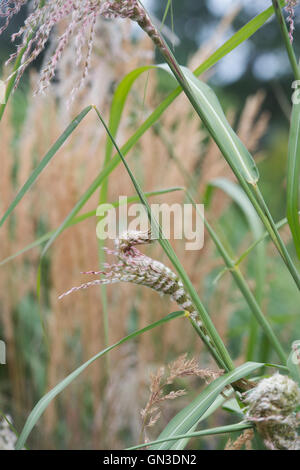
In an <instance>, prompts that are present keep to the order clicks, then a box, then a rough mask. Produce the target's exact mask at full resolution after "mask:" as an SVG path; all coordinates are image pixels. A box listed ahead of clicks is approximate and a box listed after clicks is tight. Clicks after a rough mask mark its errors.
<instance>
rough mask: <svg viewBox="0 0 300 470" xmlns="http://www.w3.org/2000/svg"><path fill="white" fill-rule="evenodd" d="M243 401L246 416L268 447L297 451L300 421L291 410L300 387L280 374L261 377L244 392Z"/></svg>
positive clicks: (298, 448)
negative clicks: (247, 407)
mask: <svg viewBox="0 0 300 470" xmlns="http://www.w3.org/2000/svg"><path fill="white" fill-rule="evenodd" d="M245 402H246V404H248V405H249V409H248V411H247V419H248V420H249V421H253V422H254V423H255V424H256V426H257V430H258V432H259V433H260V434H261V435H262V437H263V439H264V442H265V444H266V446H267V447H268V448H269V449H288V450H292V449H293V450H296V449H297V450H300V438H299V436H298V434H297V427H298V426H299V424H300V421H299V417H298V416H297V415H296V414H295V413H294V411H295V409H296V407H297V406H299V404H300V390H299V387H298V385H297V384H296V383H295V382H294V381H293V380H292V379H290V378H289V377H287V376H285V375H281V374H279V373H276V374H274V375H273V376H272V377H269V378H267V379H263V380H261V381H260V382H259V383H258V385H257V386H256V387H255V388H253V389H252V390H251V391H250V392H248V393H247V396H246V399H245Z"/></svg>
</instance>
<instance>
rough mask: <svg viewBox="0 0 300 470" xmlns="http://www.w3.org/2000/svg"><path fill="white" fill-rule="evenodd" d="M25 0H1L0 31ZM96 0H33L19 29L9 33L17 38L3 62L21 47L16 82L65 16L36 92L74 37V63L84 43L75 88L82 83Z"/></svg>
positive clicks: (43, 85) (45, 82)
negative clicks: (1, 20) (0, 19)
mask: <svg viewBox="0 0 300 470" xmlns="http://www.w3.org/2000/svg"><path fill="white" fill-rule="evenodd" d="M26 3H29V2H28V0H15V1H6V0H5V1H4V5H1V7H0V16H2V17H6V22H5V24H4V26H3V27H2V28H1V30H0V33H1V32H2V31H3V30H4V29H5V28H6V27H7V25H8V23H9V21H10V19H11V17H12V16H13V15H14V14H16V13H17V12H18V11H19V10H20V8H21V6H22V5H24V4H26ZM100 6H101V2H100V0H45V2H44V5H43V6H40V2H39V1H36V0H35V1H33V9H32V12H31V13H30V14H29V15H28V17H27V18H26V20H25V22H24V25H23V26H22V27H21V28H20V29H19V31H18V32H17V33H15V34H13V35H12V41H13V42H14V41H16V39H19V38H21V42H20V43H19V44H18V46H17V50H16V52H15V53H13V54H12V55H11V56H10V58H9V59H8V61H7V63H9V62H11V61H12V60H14V59H15V58H16V57H17V56H18V54H19V53H20V52H21V51H22V50H23V49H25V53H24V54H23V56H22V62H21V65H20V67H19V69H18V75H17V82H18V81H19V79H20V77H21V76H22V74H23V72H24V70H25V68H26V67H27V66H28V65H29V64H30V63H31V62H32V61H34V60H35V59H36V57H37V56H38V55H39V54H40V53H41V52H42V51H43V49H44V48H45V45H46V43H47V41H48V40H49V38H50V34H51V32H52V30H53V28H54V27H55V26H56V25H58V24H59V23H60V22H61V21H62V20H64V19H67V22H66V24H67V26H66V29H65V31H64V32H63V33H62V34H61V36H60V37H58V38H57V40H56V42H57V43H56V45H55V48H53V49H54V53H53V55H52V56H51V57H50V59H49V61H48V63H47V64H46V66H45V67H44V68H43V70H42V72H41V79H40V85H39V90H38V91H39V92H42V91H43V90H44V89H45V88H47V86H48V85H49V83H50V81H51V79H52V78H53V76H54V74H55V70H56V67H57V64H58V61H59V60H60V58H61V56H62V53H63V52H64V49H65V47H66V45H67V43H68V42H69V41H70V40H74V41H75V43H76V44H77V45H78V47H77V57H75V63H76V65H78V64H79V63H80V62H81V61H82V59H83V57H82V48H83V45H84V44H85V43H87V53H86V57H85V59H84V70H83V75H82V81H81V82H80V83H79V84H78V85H77V86H76V89H78V88H80V87H81V86H82V83H83V82H84V80H85V78H86V76H87V72H88V68H89V62H90V56H91V51H92V46H93V36H94V29H95V22H96V18H97V15H99V13H100Z"/></svg>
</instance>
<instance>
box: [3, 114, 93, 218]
mask: <svg viewBox="0 0 300 470" xmlns="http://www.w3.org/2000/svg"><path fill="white" fill-rule="evenodd" d="M91 109H92V106H87V107H86V108H85V109H84V110H83V111H81V113H79V114H78V116H76V118H75V119H73V121H72V122H71V124H69V125H68V127H67V128H66V129H65V131H64V132H63V133H62V134H61V136H60V137H59V138H58V139H57V141H56V142H55V143H54V145H53V146H52V147H51V148H50V150H49V151H48V152H47V153H46V155H45V156H44V158H43V159H42V160H41V162H40V163H39V164H38V166H37V167H36V169H35V170H34V171H33V172H32V173H31V175H30V177H29V178H28V180H27V181H26V183H25V184H24V185H23V187H22V188H21V189H20V191H19V192H18V194H17V195H16V197H15V199H14V200H13V201H12V203H11V204H10V206H9V208H8V209H7V211H6V212H5V214H4V215H3V217H2V218H1V220H0V227H1V226H2V225H3V223H4V222H5V220H6V219H7V217H8V216H9V215H10V214H11V212H12V211H13V210H14V208H15V207H16V206H17V205H18V203H19V202H20V201H21V199H22V198H23V197H24V195H25V194H26V192H27V191H28V190H29V189H30V188H31V186H32V185H33V184H34V183H35V181H36V180H37V178H38V176H39V175H40V174H41V172H42V171H43V170H44V168H45V167H46V166H47V165H48V163H49V162H50V161H51V159H52V158H53V157H54V156H55V154H56V153H57V151H58V150H59V149H60V148H61V147H62V145H63V144H64V143H65V141H66V140H67V139H68V137H69V136H70V135H71V134H72V132H73V131H74V130H75V129H76V127H77V126H78V125H79V124H80V123H81V121H82V120H83V118H84V117H85V116H86V115H87V114H88V113H89V111H90V110H91Z"/></svg>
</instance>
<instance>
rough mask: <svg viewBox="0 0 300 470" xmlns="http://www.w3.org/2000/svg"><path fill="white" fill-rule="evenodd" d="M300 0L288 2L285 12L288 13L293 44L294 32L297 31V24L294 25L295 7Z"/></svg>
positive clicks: (289, 0) (288, 0)
mask: <svg viewBox="0 0 300 470" xmlns="http://www.w3.org/2000/svg"><path fill="white" fill-rule="evenodd" d="M297 3H298V0H287V4H286V7H285V10H286V11H287V13H288V17H287V22H288V23H289V36H290V41H291V42H293V40H294V30H295V23H294V17H295V12H294V7H295V6H296V5H297Z"/></svg>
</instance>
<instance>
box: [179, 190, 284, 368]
mask: <svg viewBox="0 0 300 470" xmlns="http://www.w3.org/2000/svg"><path fill="white" fill-rule="evenodd" d="M187 197H188V199H189V200H190V202H191V203H192V204H193V205H194V206H195V207H196V210H197V206H196V203H195V201H194V199H193V197H192V196H191V195H190V194H189V193H188V191H187ZM199 215H200V216H201V214H200V212H199ZM203 222H204V224H205V227H206V228H207V230H208V232H209V234H210V236H211V238H212V239H213V241H214V243H215V245H216V247H217V249H218V251H219V253H220V254H221V256H222V258H223V259H224V261H225V264H226V266H227V268H228V269H229V271H230V272H231V274H232V277H233V278H234V280H235V282H236V284H237V286H238V288H239V289H240V291H241V293H242V294H243V296H244V298H245V300H246V302H247V303H248V305H249V307H250V310H251V311H252V313H253V315H254V317H255V318H256V320H257V322H258V323H259V324H260V326H261V327H262V329H263V331H264V333H265V335H266V336H267V338H268V339H269V342H270V343H271V344H272V346H273V348H274V349H275V351H276V352H277V354H278V356H279V358H280V359H281V361H282V362H283V363H284V364H286V360H287V357H286V354H285V352H284V350H283V348H282V347H281V344H280V342H279V340H278V339H277V337H276V335H275V333H274V332H273V330H272V327H271V325H270V324H269V322H268V320H267V319H266V317H265V315H264V314H263V312H262V311H261V308H260V306H259V305H258V303H257V301H256V299H255V297H254V295H253V294H252V292H251V290H250V289H249V287H248V284H247V282H246V280H245V278H244V276H243V274H242V272H241V271H240V269H239V267H238V266H236V265H235V263H234V261H233V260H232V259H231V257H230V256H229V254H228V252H227V251H226V249H225V247H224V246H223V244H222V242H221V241H220V239H219V237H218V236H217V234H216V233H215V231H214V230H213V228H212V227H211V226H210V224H209V223H208V221H207V220H206V218H204V217H203Z"/></svg>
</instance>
